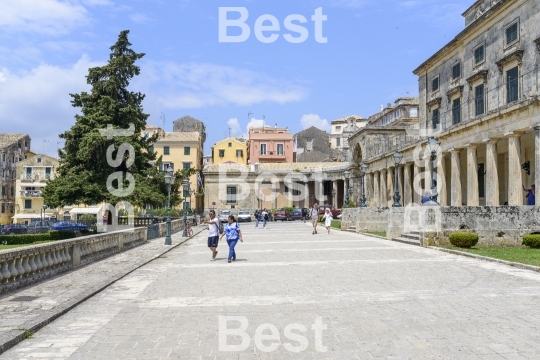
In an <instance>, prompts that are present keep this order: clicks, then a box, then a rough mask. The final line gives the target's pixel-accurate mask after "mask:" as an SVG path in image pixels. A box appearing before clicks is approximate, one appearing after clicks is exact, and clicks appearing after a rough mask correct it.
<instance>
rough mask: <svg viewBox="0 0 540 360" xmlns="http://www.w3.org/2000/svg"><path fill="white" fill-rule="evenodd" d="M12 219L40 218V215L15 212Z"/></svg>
mask: <svg viewBox="0 0 540 360" xmlns="http://www.w3.org/2000/svg"><path fill="white" fill-rule="evenodd" d="M12 219H41V215H36V214H16V215H15V216H13V217H12Z"/></svg>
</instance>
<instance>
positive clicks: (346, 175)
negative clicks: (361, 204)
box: [343, 170, 351, 209]
mask: <svg viewBox="0 0 540 360" xmlns="http://www.w3.org/2000/svg"><path fill="white" fill-rule="evenodd" d="M344 175H345V205H344V206H343V207H344V208H345V209H348V208H349V176H350V175H351V173H350V172H349V170H345V173H344Z"/></svg>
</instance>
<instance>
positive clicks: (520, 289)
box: [0, 222, 540, 360]
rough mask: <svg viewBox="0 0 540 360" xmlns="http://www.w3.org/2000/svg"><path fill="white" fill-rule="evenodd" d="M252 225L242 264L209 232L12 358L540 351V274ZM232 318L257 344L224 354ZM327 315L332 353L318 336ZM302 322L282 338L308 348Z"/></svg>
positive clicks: (492, 355) (241, 250)
mask: <svg viewBox="0 0 540 360" xmlns="http://www.w3.org/2000/svg"><path fill="white" fill-rule="evenodd" d="M250 225H251V224H249V225H244V224H241V226H242V229H243V233H244V238H245V242H244V243H240V244H239V245H238V246H237V254H238V261H237V262H236V263H232V264H228V263H227V262H226V259H225V254H226V243H224V242H223V241H222V242H221V243H220V245H219V252H220V254H219V255H218V258H219V259H220V260H218V261H215V262H211V261H210V252H209V250H208V249H207V248H206V238H205V234H201V235H199V236H196V237H195V238H194V239H192V240H190V241H189V242H188V243H186V244H185V245H182V246H179V247H177V248H175V249H174V250H172V251H170V252H169V253H167V254H166V256H165V257H162V258H159V259H156V260H155V261H152V262H150V263H148V264H147V265H145V266H143V267H141V268H139V269H138V270H136V271H134V272H132V273H131V274H129V275H128V276H126V277H125V278H123V279H121V280H119V281H118V282H116V283H114V284H113V285H111V286H109V287H108V288H107V289H105V290H104V291H102V292H101V293H100V294H98V295H96V296H94V297H92V298H90V299H89V300H87V301H86V302H84V303H83V304H81V305H79V306H77V307H76V308H74V309H73V310H71V311H70V312H68V313H67V314H65V315H63V316H62V317H61V318H59V319H57V320H55V321H54V322H53V323H51V324H49V325H47V326H46V327H44V328H43V329H41V330H40V331H38V332H37V333H36V334H34V336H33V338H32V339H27V340H25V341H23V342H22V343H20V344H18V345H17V346H15V347H14V348H12V349H11V350H9V351H7V352H6V353H4V354H2V355H0V359H3V358H6V359H19V358H31V357H39V358H43V359H48V358H71V359H87V358H88V359H94V358H101V359H103V358H112V356H114V357H116V358H122V359H124V358H126V359H147V358H156V359H164V358H168V359H171V358H172V359H199V360H200V359H235V360H238V359H279V360H283V359H347V360H350V359H375V358H385V359H415V360H416V359H460V360H461V359H497V358H500V359H505V358H506V359H536V358H540V356H538V353H539V352H540V332H539V331H538V329H539V328H540V309H538V308H537V299H538V298H539V297H540V274H537V273H534V272H531V271H527V270H521V269H515V268H511V267H509V266H506V265H504V264H493V263H486V262H484V261H481V260H477V259H471V258H465V257H460V256H456V255H452V254H447V253H443V252H438V251H435V250H431V249H424V248H420V247H414V246H409V245H404V244H400V243H393V242H392V243H391V242H388V241H385V240H379V239H375V238H371V237H366V236H362V235H357V234H353V233H341V232H337V231H334V232H332V233H331V235H325V234H321V235H317V236H313V235H311V232H310V228H309V225H308V224H303V223H298V222H294V223H283V224H281V223H280V224H274V223H271V224H270V225H269V230H268V231H264V232H263V231H260V230H259V231H256V230H255V229H254V228H253V226H250ZM43 291H45V289H44V290H43ZM67 292H68V293H69V291H67ZM1 305H2V302H0V311H2V307H1ZM23 313H24V311H23ZM10 315H13V312H11V313H10ZM220 316H242V317H245V318H246V319H247V321H248V326H247V329H246V333H247V334H248V335H249V337H250V343H249V346H248V348H247V349H245V350H243V351H240V352H231V351H220V348H219V319H220ZM318 317H322V322H323V324H324V325H325V326H326V327H327V328H326V330H323V334H322V345H323V346H325V347H326V348H327V351H326V352H319V351H318V348H317V347H316V346H315V342H314V336H315V334H314V331H313V330H312V328H311V325H312V324H313V323H314V322H315V320H316V319H317V318H318ZM13 319H15V321H16V319H17V317H16V316H14V317H13V318H10V321H11V320H13ZM239 324H240V323H238V322H235V323H233V322H231V323H230V328H236V327H238V326H239ZM262 324H273V325H275V326H276V328H277V329H278V331H279V336H280V344H279V346H278V348H277V349H276V350H275V351H273V352H270V353H265V352H263V351H261V350H260V349H258V348H257V347H256V346H255V343H254V340H253V335H254V333H255V331H256V329H257V328H258V327H259V326H260V325H262ZM289 324H301V325H302V326H305V328H306V332H303V333H301V334H302V335H303V336H305V337H306V338H307V339H308V342H309V344H308V347H307V348H306V349H305V350H304V351H302V352H300V353H292V352H289V351H288V350H287V349H285V347H284V345H283V344H285V343H291V344H292V345H294V346H297V345H298V344H299V343H298V342H297V341H295V340H289V339H287V338H285V336H284V329H285V328H286V327H287V325H289ZM294 332H295V333H297V334H300V332H298V331H294ZM267 333H268V331H267V332H265V334H267ZM228 340H229V344H233V343H235V341H236V344H239V343H240V342H241V338H240V337H237V338H236V339H233V338H232V337H230V338H228ZM264 343H265V344H269V343H270V342H269V341H265V342H264ZM100 344H101V345H103V346H99V345H100ZM59 348H62V351H61V352H60V351H58V349H59ZM45 350H46V351H45Z"/></svg>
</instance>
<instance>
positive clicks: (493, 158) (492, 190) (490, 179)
mask: <svg viewBox="0 0 540 360" xmlns="http://www.w3.org/2000/svg"><path fill="white" fill-rule="evenodd" d="M486 205H487V206H497V205H500V204H499V171H498V169H497V140H489V141H488V142H487V144H486Z"/></svg>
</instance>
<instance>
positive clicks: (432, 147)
mask: <svg viewBox="0 0 540 360" xmlns="http://www.w3.org/2000/svg"><path fill="white" fill-rule="evenodd" d="M439 146H440V144H439V142H438V141H437V140H435V138H434V137H430V138H429V140H428V142H427V147H428V150H429V152H430V154H431V156H430V158H431V196H430V199H431V201H432V202H434V204H429V205H439V203H438V202H437V196H438V194H437V182H436V181H435V160H436V159H437V152H438V151H439ZM424 205H426V204H424Z"/></svg>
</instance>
